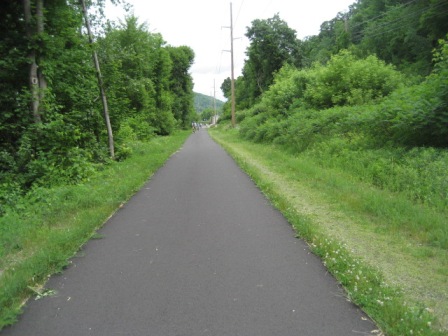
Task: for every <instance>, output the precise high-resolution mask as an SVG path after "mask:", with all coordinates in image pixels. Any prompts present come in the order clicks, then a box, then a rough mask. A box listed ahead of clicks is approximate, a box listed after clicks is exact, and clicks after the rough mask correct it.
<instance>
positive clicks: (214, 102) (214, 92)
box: [213, 79, 217, 123]
mask: <svg viewBox="0 0 448 336" xmlns="http://www.w3.org/2000/svg"><path fill="white" fill-rule="evenodd" d="M216 119H217V118H216V81H215V79H213V123H216V122H217V120H216Z"/></svg>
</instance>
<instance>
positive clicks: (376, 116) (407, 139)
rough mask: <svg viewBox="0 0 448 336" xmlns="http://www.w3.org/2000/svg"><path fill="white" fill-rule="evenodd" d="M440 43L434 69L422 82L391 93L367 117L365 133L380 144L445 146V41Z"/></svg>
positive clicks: (447, 137)
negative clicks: (390, 142) (373, 137)
mask: <svg viewBox="0 0 448 336" xmlns="http://www.w3.org/2000/svg"><path fill="white" fill-rule="evenodd" d="M440 44H441V47H440V50H439V51H436V52H435V60H436V61H437V62H438V63H437V64H436V66H435V70H434V72H433V73H432V74H431V75H430V76H429V77H428V78H427V79H426V80H425V81H424V82H423V83H421V84H418V85H414V86H412V87H410V88H403V89H401V90H398V91H397V92H394V94H392V95H391V96H390V97H389V99H387V100H385V101H384V102H383V103H382V104H381V105H380V107H379V109H378V110H377V111H376V113H373V114H372V115H371V116H370V120H368V121H367V123H366V132H369V133H370V134H372V136H375V137H376V138H378V140H380V141H381V142H382V143H384V142H388V141H392V142H393V143H396V144H400V145H405V146H435V147H447V146H448V42H447V41H440Z"/></svg>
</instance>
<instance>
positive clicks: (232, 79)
mask: <svg viewBox="0 0 448 336" xmlns="http://www.w3.org/2000/svg"><path fill="white" fill-rule="evenodd" d="M223 28H230V50H225V51H230V67H231V79H230V92H231V98H230V101H231V104H232V127H235V124H236V123H235V75H234V70H233V68H234V65H233V15H232V3H230V27H223Z"/></svg>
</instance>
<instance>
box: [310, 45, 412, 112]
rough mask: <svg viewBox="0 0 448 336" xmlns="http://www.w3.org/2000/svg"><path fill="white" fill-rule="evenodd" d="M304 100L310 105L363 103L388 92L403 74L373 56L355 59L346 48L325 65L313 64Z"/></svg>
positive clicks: (395, 85)
mask: <svg viewBox="0 0 448 336" xmlns="http://www.w3.org/2000/svg"><path fill="white" fill-rule="evenodd" d="M309 76H310V77H309V84H308V85H307V88H306V90H305V92H304V99H305V101H306V102H307V103H308V104H309V106H310V107H312V108H329V107H332V106H343V105H362V104H365V103H369V102H371V101H373V100H376V99H378V98H382V97H385V96H387V95H389V94H390V93H391V92H392V91H394V90H395V89H397V88H398V87H399V86H400V83H402V82H403V76H402V75H401V74H400V73H399V72H398V71H396V70H395V69H394V68H393V67H392V66H390V65H386V64H385V63H384V62H383V61H381V60H379V59H378V58H377V57H376V56H373V55H371V56H368V57H367V58H365V59H357V58H356V57H355V56H354V55H353V54H351V53H350V52H349V51H347V50H343V51H341V52H340V53H339V54H337V55H334V56H333V57H332V58H331V60H330V61H329V62H328V64H327V65H325V66H323V65H320V64H315V65H314V66H313V68H312V70H310V73H309Z"/></svg>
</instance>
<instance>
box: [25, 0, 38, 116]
mask: <svg viewBox="0 0 448 336" xmlns="http://www.w3.org/2000/svg"><path fill="white" fill-rule="evenodd" d="M23 9H24V14H25V24H26V35H27V37H28V40H29V41H32V39H33V37H34V36H35V30H34V29H33V26H32V14H31V1H30V0H23ZM28 60H29V63H30V70H29V77H28V78H29V86H30V91H31V113H32V114H33V118H34V122H35V123H39V122H41V117H40V113H39V103H40V98H39V78H38V74H37V73H38V71H37V68H38V66H37V63H36V50H35V49H34V48H32V49H30V51H29V53H28Z"/></svg>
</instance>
